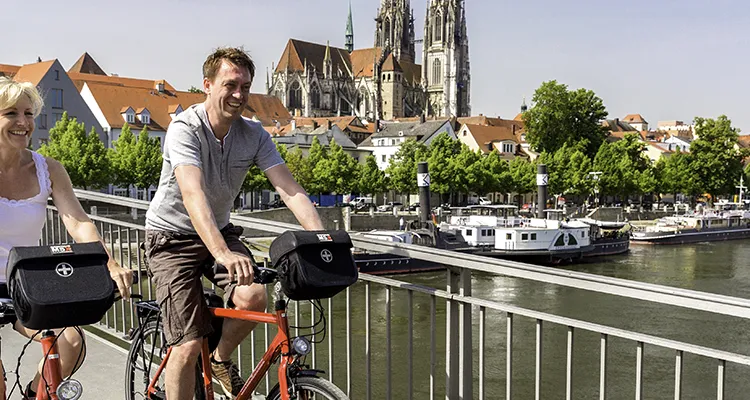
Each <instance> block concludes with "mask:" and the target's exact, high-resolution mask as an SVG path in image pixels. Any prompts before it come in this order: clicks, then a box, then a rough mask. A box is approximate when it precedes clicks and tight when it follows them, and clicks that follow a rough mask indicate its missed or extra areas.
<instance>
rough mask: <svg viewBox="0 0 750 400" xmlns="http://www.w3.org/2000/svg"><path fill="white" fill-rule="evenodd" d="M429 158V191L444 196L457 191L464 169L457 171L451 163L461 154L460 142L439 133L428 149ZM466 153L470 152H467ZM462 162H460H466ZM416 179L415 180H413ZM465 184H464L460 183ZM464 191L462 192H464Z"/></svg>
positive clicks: (453, 163) (455, 166)
mask: <svg viewBox="0 0 750 400" xmlns="http://www.w3.org/2000/svg"><path fill="white" fill-rule="evenodd" d="M428 151H429V157H428V158H427V165H428V167H429V171H430V191H431V192H435V193H440V194H441V195H443V196H445V195H448V194H451V193H453V192H455V191H456V190H457V189H458V184H459V181H458V180H457V179H458V178H460V176H461V175H462V174H463V173H464V171H465V170H464V169H461V167H459V169H457V165H456V163H455V162H454V161H453V159H454V158H455V157H457V156H458V155H459V154H460V153H461V152H462V148H461V142H460V141H458V140H456V139H454V138H452V137H450V136H449V135H448V134H447V133H441V134H440V135H438V136H437V137H436V138H435V139H434V140H433V141H432V142H431V143H430V147H429V149H428ZM467 151H469V152H470V151H471V150H468V149H467ZM466 161H467V160H463V161H462V162H464V163H465V162H466ZM415 179H416V178H415ZM460 183H461V184H465V183H466V182H463V181H462V182H460ZM465 191H466V190H464V192H465Z"/></svg>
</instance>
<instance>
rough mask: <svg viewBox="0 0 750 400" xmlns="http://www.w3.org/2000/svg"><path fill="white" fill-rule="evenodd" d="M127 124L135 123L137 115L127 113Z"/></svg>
mask: <svg viewBox="0 0 750 400" xmlns="http://www.w3.org/2000/svg"><path fill="white" fill-rule="evenodd" d="M125 122H127V123H129V124H134V123H135V114H134V113H132V112H128V113H125Z"/></svg>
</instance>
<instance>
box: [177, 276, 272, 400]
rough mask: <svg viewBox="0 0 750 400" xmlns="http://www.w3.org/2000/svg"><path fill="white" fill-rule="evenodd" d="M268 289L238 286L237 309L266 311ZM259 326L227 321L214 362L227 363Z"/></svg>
mask: <svg viewBox="0 0 750 400" xmlns="http://www.w3.org/2000/svg"><path fill="white" fill-rule="evenodd" d="M267 301H268V300H267V298H266V289H265V287H264V286H263V285H258V284H252V285H250V286H237V287H236V288H235V289H234V293H232V302H233V303H234V305H235V309H238V310H247V311H259V312H263V311H265V310H266V304H267ZM256 325H257V323H256V322H249V321H240V320H234V319H225V320H224V324H223V326H222V333H221V340H220V341H219V344H218V346H217V347H216V350H215V351H214V354H213V356H214V360H216V361H227V360H229V359H230V358H231V357H232V352H233V351H234V350H235V349H236V348H237V346H239V345H240V343H241V342H242V341H243V340H244V339H245V338H246V337H247V335H249V334H250V332H251V331H252V330H253V328H255V326H256ZM170 400H171V399H170Z"/></svg>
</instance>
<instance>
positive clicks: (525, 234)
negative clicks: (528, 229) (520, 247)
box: [521, 233, 529, 240]
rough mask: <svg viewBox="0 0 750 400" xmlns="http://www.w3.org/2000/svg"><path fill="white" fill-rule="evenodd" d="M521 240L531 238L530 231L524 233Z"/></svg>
mask: <svg viewBox="0 0 750 400" xmlns="http://www.w3.org/2000/svg"><path fill="white" fill-rule="evenodd" d="M521 240H529V234H528V233H522V234H521Z"/></svg>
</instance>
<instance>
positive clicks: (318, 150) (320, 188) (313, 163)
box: [307, 136, 328, 194]
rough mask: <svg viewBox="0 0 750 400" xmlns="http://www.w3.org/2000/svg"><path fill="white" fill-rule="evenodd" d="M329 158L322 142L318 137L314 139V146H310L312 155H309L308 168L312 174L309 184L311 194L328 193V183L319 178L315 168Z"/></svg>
mask: <svg viewBox="0 0 750 400" xmlns="http://www.w3.org/2000/svg"><path fill="white" fill-rule="evenodd" d="M327 157H328V151H327V149H326V148H325V147H323V145H321V144H320V140H318V137H317V136H315V137H314V138H313V141H312V144H311V145H310V153H309V154H308V155H307V163H308V167H307V168H309V169H310V172H311V176H310V182H309V183H308V185H309V191H310V193H311V194H321V193H324V192H326V191H327V189H328V188H327V187H326V182H324V181H323V180H321V179H320V178H321V177H319V176H317V175H316V174H315V173H314V171H315V167H317V166H318V163H320V162H321V161H323V160H325V159H326V158H327Z"/></svg>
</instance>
